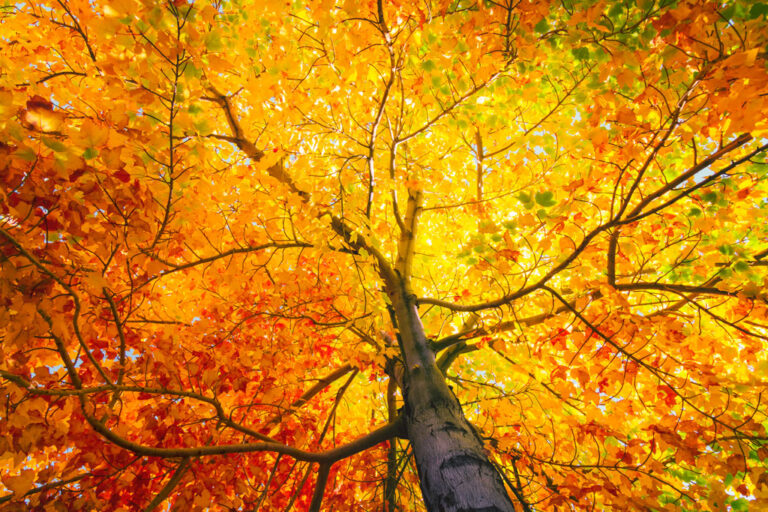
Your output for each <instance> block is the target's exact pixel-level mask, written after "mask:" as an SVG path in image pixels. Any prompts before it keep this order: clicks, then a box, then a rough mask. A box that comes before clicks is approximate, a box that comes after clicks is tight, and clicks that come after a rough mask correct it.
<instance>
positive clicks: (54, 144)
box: [42, 137, 67, 153]
mask: <svg viewBox="0 0 768 512" xmlns="http://www.w3.org/2000/svg"><path fill="white" fill-rule="evenodd" d="M42 140H43V144H45V145H46V146H48V147H49V148H51V149H52V150H54V151H56V152H57V153H61V152H64V151H66V150H67V146H65V145H64V144H63V143H62V142H60V141H58V140H56V139H49V138H48V137H43V138H42Z"/></svg>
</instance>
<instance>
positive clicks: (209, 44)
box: [205, 32, 224, 52]
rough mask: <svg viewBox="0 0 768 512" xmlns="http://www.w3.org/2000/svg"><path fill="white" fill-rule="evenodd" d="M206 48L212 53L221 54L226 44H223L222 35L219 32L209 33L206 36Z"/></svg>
mask: <svg viewBox="0 0 768 512" xmlns="http://www.w3.org/2000/svg"><path fill="white" fill-rule="evenodd" d="M205 47H206V48H207V49H208V51H211V52H220V51H221V50H223V49H224V44H223V43H222V42H221V35H220V34H219V33H218V32H209V33H208V35H207V36H205Z"/></svg>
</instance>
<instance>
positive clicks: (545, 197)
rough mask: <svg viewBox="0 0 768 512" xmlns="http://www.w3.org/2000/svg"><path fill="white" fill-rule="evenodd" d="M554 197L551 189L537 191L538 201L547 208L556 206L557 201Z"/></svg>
mask: <svg viewBox="0 0 768 512" xmlns="http://www.w3.org/2000/svg"><path fill="white" fill-rule="evenodd" d="M554 197H555V194H553V193H552V192H551V191H549V190H547V191H546V192H536V202H537V203H538V204H539V205H541V206H544V207H545V208H548V207H550V206H555V205H556V204H557V201H555V199H554Z"/></svg>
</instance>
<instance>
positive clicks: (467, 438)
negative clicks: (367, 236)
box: [389, 286, 515, 512]
mask: <svg viewBox="0 0 768 512" xmlns="http://www.w3.org/2000/svg"><path fill="white" fill-rule="evenodd" d="M389 295H390V298H391V299H392V305H393V307H394V310H395V318H396V319H397V324H398V329H399V334H400V338H401V343H402V348H403V352H404V355H405V363H406V382H405V389H404V399H405V407H404V419H405V426H406V431H407V434H408V439H409V441H410V443H411V446H412V447H413V455H414V458H415V461H416V467H417V469H418V473H419V480H420V485H421V492H422V495H423V498H424V503H425V505H426V507H427V510H428V511H429V512H513V511H514V510H515V507H514V505H513V503H512V500H511V499H510V497H509V495H508V494H507V491H506V490H505V488H504V483H503V480H502V478H501V475H500V474H499V473H498V471H497V470H496V468H495V467H494V466H493V464H491V462H490V460H489V459H488V455H487V454H486V452H485V449H484V448H483V443H482V440H481V439H480V438H479V437H478V435H477V433H476V431H475V429H474V428H473V427H472V425H471V424H470V423H469V421H468V420H467V419H466V417H465V416H464V413H463V411H462V408H461V405H460V404H459V402H458V400H457V399H456V396H455V395H454V394H453V391H451V388H450V387H449V386H448V385H447V383H446V382H445V378H444V376H443V374H442V372H441V371H440V370H439V368H438V367H437V364H436V363H435V355H434V353H433V352H432V350H431V349H430V347H429V344H428V343H427V339H426V336H425V334H424V328H423V326H422V324H421V320H420V318H419V315H418V311H417V309H416V305H415V304H414V303H413V297H412V296H410V295H409V294H408V293H407V292H406V291H405V287H402V286H401V288H400V289H399V290H397V291H395V292H390V294H389Z"/></svg>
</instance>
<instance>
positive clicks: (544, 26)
mask: <svg viewBox="0 0 768 512" xmlns="http://www.w3.org/2000/svg"><path fill="white" fill-rule="evenodd" d="M533 29H534V30H535V31H536V32H538V33H539V34H543V33H544V32H546V31H547V30H549V23H548V22H547V18H541V21H540V22H538V23H537V24H536V26H535V27H533Z"/></svg>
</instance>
